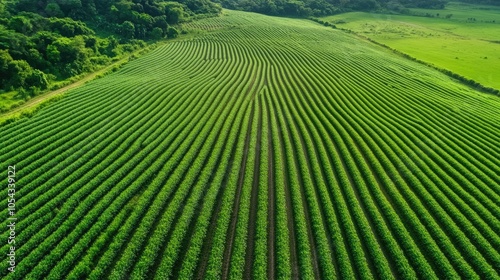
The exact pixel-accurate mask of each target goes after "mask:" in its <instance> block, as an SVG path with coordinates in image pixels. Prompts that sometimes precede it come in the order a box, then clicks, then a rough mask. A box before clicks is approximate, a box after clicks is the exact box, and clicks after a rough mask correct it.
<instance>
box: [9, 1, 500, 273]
mask: <svg viewBox="0 0 500 280" xmlns="http://www.w3.org/2000/svg"><path fill="white" fill-rule="evenodd" d="M185 28H186V29H189V30H191V31H193V32H194V31H198V35H197V36H194V37H191V38H187V39H185V40H176V41H174V42H169V43H166V44H164V45H162V46H160V47H158V48H157V49H155V50H154V51H152V52H149V53H148V54H146V55H144V56H142V57H141V58H139V59H137V60H133V61H131V62H129V63H128V64H126V65H125V66H124V67H123V68H121V69H120V70H118V71H117V72H115V73H112V74H110V75H107V76H105V77H103V78H101V79H97V80H94V81H92V82H89V83H87V84H85V85H83V86H82V87H80V88H78V89H73V90H72V91H71V92H69V93H68V94H66V95H65V96H64V97H63V98H62V99H61V100H58V101H57V102H54V103H52V104H50V105H49V106H47V107H45V108H43V109H41V110H40V111H39V112H37V113H36V114H35V115H34V116H32V117H31V118H24V119H21V120H19V121H16V122H14V123H10V124H7V125H5V126H2V127H1V128H0V151H1V153H0V165H1V168H2V170H7V166H8V165H15V166H16V177H15V180H16V182H15V183H16V186H17V188H16V203H17V209H18V212H17V214H16V216H17V217H18V221H17V223H16V243H17V245H16V260H18V262H17V264H16V272H15V273H8V270H7V268H8V266H9V264H8V262H6V261H2V262H0V277H2V278H3V279H43V278H46V279H87V278H88V279H219V278H223V279H227V278H230V279H242V278H246V279H267V278H278V279H290V278H293V279H298V278H301V279H302V278H304V279H312V278H323V279H334V278H335V277H337V278H343V279H354V278H361V279H371V278H377V279H415V278H417V277H418V278H425V279H446V278H448V279H457V278H459V277H463V278H466V279H479V278H488V279H495V278H498V277H500V276H499V273H500V208H499V204H498V202H499V201H500V185H499V182H500V157H499V156H498V155H499V154H500V147H499V146H498V143H499V140H500V114H499V108H500V99H499V98H498V96H493V95H487V94H483V93H479V92H476V91H474V90H472V89H470V88H467V87H465V86H463V85H461V84H458V83H456V82H455V81H453V80H451V79H450V78H449V77H448V76H445V75H444V74H441V73H440V72H438V71H436V70H433V69H430V68H428V67H425V66H423V65H421V64H418V63H415V62H412V61H409V60H405V59H403V58H401V57H400V56H397V55H395V54H393V53H392V52H389V51H387V50H386V49H384V48H382V47H379V46H376V45H374V44H371V43H368V42H366V40H362V39H359V38H357V37H356V36H353V35H351V34H347V33H345V32H342V31H339V30H334V29H332V28H327V27H324V26H322V25H319V24H316V23H314V22H312V21H309V20H298V19H288V18H275V17H269V16H263V15H258V14H253V13H245V12H237V11H227V10H225V11H224V14H223V15H222V16H220V17H218V18H211V19H203V20H200V21H195V22H192V23H189V24H187V25H186V26H185ZM194 33H196V32H194ZM4 173H5V174H6V172H4ZM4 194H5V196H7V191H5V192H4ZM5 205H6V204H5ZM1 211H2V215H3V216H4V217H7V209H6V207H5V208H2V209H1ZM7 234H8V232H7V229H5V228H4V230H3V235H2V240H7ZM9 246H10V245H8V244H7V242H5V243H4V244H0V247H1V249H2V251H3V252H7V251H8V248H9Z"/></svg>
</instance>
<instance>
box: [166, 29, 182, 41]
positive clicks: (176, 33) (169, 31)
mask: <svg viewBox="0 0 500 280" xmlns="http://www.w3.org/2000/svg"><path fill="white" fill-rule="evenodd" d="M177 36H179V31H178V30H177V28H175V27H168V28H167V37H168V38H177Z"/></svg>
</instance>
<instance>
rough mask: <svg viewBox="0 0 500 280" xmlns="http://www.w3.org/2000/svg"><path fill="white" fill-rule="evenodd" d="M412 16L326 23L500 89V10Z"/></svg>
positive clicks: (453, 9)
mask: <svg viewBox="0 0 500 280" xmlns="http://www.w3.org/2000/svg"><path fill="white" fill-rule="evenodd" d="M410 12H411V14H413V15H414V16H412V15H391V14H378V13H364V12H353V13H345V14H340V15H335V16H329V17H324V18H322V20H324V21H327V22H332V23H335V24H336V25H337V26H338V27H339V28H344V29H349V30H352V31H354V32H356V33H358V34H362V35H364V36H367V37H369V38H371V39H373V40H375V41H377V42H380V43H383V44H386V45H388V46H390V47H392V48H394V49H397V50H400V51H402V52H404V53H407V54H409V55H411V56H413V57H415V58H418V59H420V60H423V61H426V62H428V63H431V64H434V65H436V66H438V67H440V68H444V69H447V70H450V71H452V72H455V73H458V74H460V75H462V76H465V77H467V78H469V79H473V80H475V81H477V82H479V83H481V84H483V85H485V86H488V87H493V88H496V89H500V39H499V38H500V7H494V6H482V5H470V4H463V3H449V4H448V5H447V6H446V8H445V9H442V10H429V9H411V10H410ZM426 14H428V15H432V16H433V17H425V16H422V15H426ZM447 15H452V16H451V17H450V18H446V16H447Z"/></svg>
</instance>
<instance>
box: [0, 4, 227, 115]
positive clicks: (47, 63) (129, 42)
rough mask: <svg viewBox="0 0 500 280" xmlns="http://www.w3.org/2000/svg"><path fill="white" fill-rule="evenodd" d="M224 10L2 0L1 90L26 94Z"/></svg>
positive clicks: (208, 6)
mask: <svg viewBox="0 0 500 280" xmlns="http://www.w3.org/2000/svg"><path fill="white" fill-rule="evenodd" d="M220 10H221V8H220V6H219V5H217V4H214V3H212V2H210V1H208V0H180V1H178V2H167V1H158V0H134V1H131V0H19V1H13V2H9V3H8V4H5V3H4V2H0V90H3V91H13V90H16V91H18V92H19V97H20V98H28V97H29V96H33V95H36V94H37V93H38V92H40V90H44V89H47V88H48V87H49V86H50V84H51V82H53V81H59V80H64V79H67V78H70V77H73V76H76V75H79V74H81V73H86V72H90V71H93V70H95V69H96V68H98V67H100V66H102V65H106V64H109V62H110V61H112V60H113V59H114V58H117V57H120V56H121V55H122V54H124V53H129V52H132V51H134V50H136V49H138V48H142V47H144V46H145V45H146V42H147V41H152V40H158V39H161V38H164V37H169V38H171V37H176V36H177V34H178V33H179V32H180V31H179V30H178V29H177V28H176V27H175V26H176V25H177V24H178V23H180V22H182V21H186V20H189V19H192V18H194V17H199V16H203V15H214V14H218V13H219V12H220ZM5 109H6V108H3V110H5ZM0 110H2V108H0Z"/></svg>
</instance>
